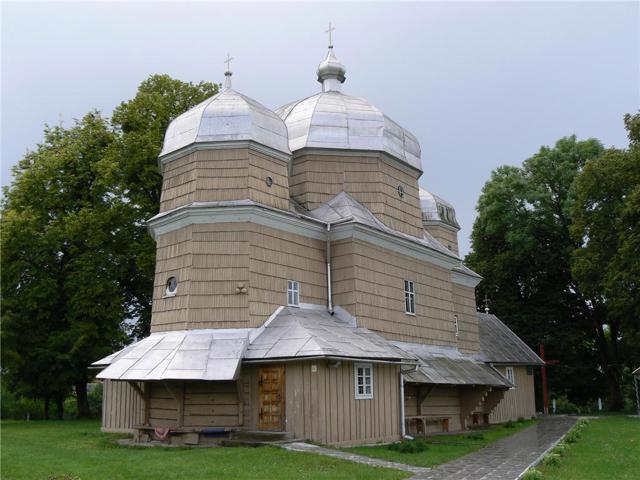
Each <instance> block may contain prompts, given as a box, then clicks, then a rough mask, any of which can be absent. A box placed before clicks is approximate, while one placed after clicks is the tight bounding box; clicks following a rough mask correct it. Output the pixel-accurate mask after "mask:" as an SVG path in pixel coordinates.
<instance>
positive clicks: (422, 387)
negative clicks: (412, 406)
mask: <svg viewBox="0 0 640 480" xmlns="http://www.w3.org/2000/svg"><path fill="white" fill-rule="evenodd" d="M434 387H435V385H434V384H432V383H419V384H418V386H417V387H416V409H417V411H418V412H417V415H420V414H421V413H422V402H424V401H425V400H426V398H427V397H428V396H429V394H430V393H431V392H432V391H433V389H434Z"/></svg>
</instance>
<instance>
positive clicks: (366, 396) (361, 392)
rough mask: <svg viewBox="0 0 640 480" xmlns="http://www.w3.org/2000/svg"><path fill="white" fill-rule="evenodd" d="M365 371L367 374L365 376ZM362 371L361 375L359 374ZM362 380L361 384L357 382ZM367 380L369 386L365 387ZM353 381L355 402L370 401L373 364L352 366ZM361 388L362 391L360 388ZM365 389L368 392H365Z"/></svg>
mask: <svg viewBox="0 0 640 480" xmlns="http://www.w3.org/2000/svg"><path fill="white" fill-rule="evenodd" d="M367 369H368V370H369V374H368V375H367ZM360 370H362V374H361V373H360ZM360 378H362V384H360V383H359V382H358V380H359V379H360ZM367 378H369V384H368V385H367ZM353 380H354V386H355V390H354V391H355V393H356V400H370V399H372V398H373V364H372V363H354V364H353ZM360 387H362V389H361V388H360ZM367 387H369V388H368V390H369V391H367Z"/></svg>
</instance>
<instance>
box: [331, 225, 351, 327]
mask: <svg viewBox="0 0 640 480" xmlns="http://www.w3.org/2000/svg"><path fill="white" fill-rule="evenodd" d="M353 251H354V245H353V241H352V239H350V238H346V239H344V240H338V241H334V242H332V243H331V284H332V285H331V293H332V295H333V304H334V305H340V306H341V307H342V308H344V309H345V310H347V311H348V312H349V313H350V314H351V315H354V316H355V314H356V295H355V285H356V270H355V265H354V261H353Z"/></svg>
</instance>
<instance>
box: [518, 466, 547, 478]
mask: <svg viewBox="0 0 640 480" xmlns="http://www.w3.org/2000/svg"><path fill="white" fill-rule="evenodd" d="M522 480H544V475H542V472H541V471H540V470H536V469H535V468H532V469H531V470H529V471H528V472H527V473H525V474H524V476H523V477H522Z"/></svg>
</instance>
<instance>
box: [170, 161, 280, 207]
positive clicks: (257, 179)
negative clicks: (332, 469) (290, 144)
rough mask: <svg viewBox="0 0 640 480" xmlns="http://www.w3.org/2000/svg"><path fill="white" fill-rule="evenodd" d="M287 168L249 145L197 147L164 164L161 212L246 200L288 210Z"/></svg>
mask: <svg viewBox="0 0 640 480" xmlns="http://www.w3.org/2000/svg"><path fill="white" fill-rule="evenodd" d="M287 170H288V164H287V163H286V162H284V161H282V160H278V159H275V158H271V157H270V156H269V155H267V154H265V153H259V152H256V151H253V150H250V149H249V148H233V149H211V150H198V151H195V152H192V153H190V154H187V155H185V156H184V157H181V158H178V159H175V160H171V161H170V162H167V163H166V164H165V165H164V169H163V183H162V195H161V199H160V212H165V211H167V210H171V209H173V208H177V207H180V206H183V205H188V204H190V203H192V202H218V201H229V200H246V199H251V200H254V201H256V202H258V203H261V204H263V205H267V206H270V207H274V208H280V209H283V210H286V209H288V207H289V186H288V177H287V175H288V172H287ZM268 176H269V177H271V178H272V180H273V185H272V186H271V187H268V186H267V184H266V178H267V177H268Z"/></svg>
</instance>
